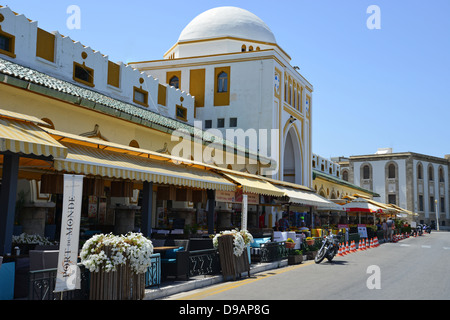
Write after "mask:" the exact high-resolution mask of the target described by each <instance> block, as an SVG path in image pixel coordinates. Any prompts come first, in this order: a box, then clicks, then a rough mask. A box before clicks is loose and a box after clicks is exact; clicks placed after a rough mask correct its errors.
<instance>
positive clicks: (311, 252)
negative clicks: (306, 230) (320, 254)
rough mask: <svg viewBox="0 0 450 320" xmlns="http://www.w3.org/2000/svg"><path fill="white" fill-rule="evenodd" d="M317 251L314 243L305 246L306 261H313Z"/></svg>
mask: <svg viewBox="0 0 450 320" xmlns="http://www.w3.org/2000/svg"><path fill="white" fill-rule="evenodd" d="M318 250H319V248H318V246H317V244H316V243H313V244H312V245H308V244H307V245H306V246H305V251H306V256H307V259H308V260H314V258H315V257H316V255H317V251H318Z"/></svg>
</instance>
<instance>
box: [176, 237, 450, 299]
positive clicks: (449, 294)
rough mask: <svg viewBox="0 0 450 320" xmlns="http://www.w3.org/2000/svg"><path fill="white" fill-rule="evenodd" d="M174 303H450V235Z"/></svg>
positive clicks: (277, 273) (306, 265)
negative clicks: (191, 301)
mask: <svg viewBox="0 0 450 320" xmlns="http://www.w3.org/2000/svg"><path fill="white" fill-rule="evenodd" d="M167 299H168V300H171V299H172V300H173V299H176V300H223V301H225V300H228V301H237V300H247V301H248V300H255V301H257V300H327V299H332V300H378V299H379V300H449V299H450V232H444V231H442V232H436V231H433V232H432V233H431V234H425V235H423V236H421V237H416V238H408V239H404V240H402V241H399V242H397V243H386V244H382V245H380V246H379V247H377V248H372V249H369V250H366V251H361V252H356V253H352V254H349V255H346V256H344V257H336V258H335V259H334V260H333V262H331V263H330V262H328V261H327V260H325V261H324V262H322V263H321V264H315V263H314V262H311V261H306V262H303V263H302V264H300V265H296V266H289V267H285V268H280V269H276V270H270V271H268V272H264V273H260V274H257V275H254V276H252V277H251V278H246V279H243V280H240V281H230V282H226V283H222V284H219V285H215V286H211V287H208V288H203V289H199V290H195V291H190V292H187V293H183V294H178V295H175V296H172V297H169V298H167Z"/></svg>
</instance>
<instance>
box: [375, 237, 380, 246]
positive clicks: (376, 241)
mask: <svg viewBox="0 0 450 320" xmlns="http://www.w3.org/2000/svg"><path fill="white" fill-rule="evenodd" d="M379 245H380V244H379V243H378V237H375V248H376V247H378V246H379Z"/></svg>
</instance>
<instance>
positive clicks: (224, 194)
mask: <svg viewBox="0 0 450 320" xmlns="http://www.w3.org/2000/svg"><path fill="white" fill-rule="evenodd" d="M216 201H217V202H235V193H234V192H233V191H222V190H216Z"/></svg>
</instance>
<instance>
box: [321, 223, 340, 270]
mask: <svg viewBox="0 0 450 320" xmlns="http://www.w3.org/2000/svg"><path fill="white" fill-rule="evenodd" d="M341 237H342V233H341V232H340V233H339V234H337V235H334V234H332V233H331V231H330V233H329V234H328V236H326V237H324V238H323V240H322V246H321V247H320V249H319V251H318V252H317V255H316V257H315V259H314V261H315V262H316V263H321V262H322V261H323V259H325V258H327V259H328V261H331V260H333V258H334V257H335V256H336V255H337V254H338V253H339V243H340V242H341Z"/></svg>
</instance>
